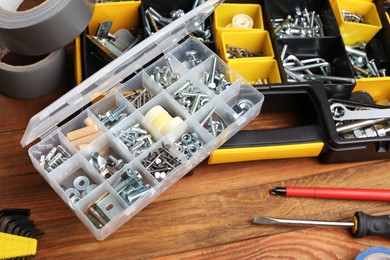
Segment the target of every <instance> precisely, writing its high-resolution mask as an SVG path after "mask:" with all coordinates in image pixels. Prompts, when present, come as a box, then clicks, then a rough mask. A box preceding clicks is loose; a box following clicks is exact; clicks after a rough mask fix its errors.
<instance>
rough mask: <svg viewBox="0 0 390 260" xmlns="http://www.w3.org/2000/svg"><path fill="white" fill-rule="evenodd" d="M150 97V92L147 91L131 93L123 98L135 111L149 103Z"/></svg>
mask: <svg viewBox="0 0 390 260" xmlns="http://www.w3.org/2000/svg"><path fill="white" fill-rule="evenodd" d="M152 97H153V95H152V92H150V90H148V89H142V90H135V91H131V92H130V93H128V94H126V95H125V98H126V99H127V100H129V101H130V102H131V104H132V105H133V106H134V107H135V108H137V109H138V108H141V107H142V106H143V105H145V104H146V103H147V102H149V101H150V100H151V99H152Z"/></svg>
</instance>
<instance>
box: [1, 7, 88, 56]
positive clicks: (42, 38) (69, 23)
mask: <svg viewBox="0 0 390 260" xmlns="http://www.w3.org/2000/svg"><path fill="white" fill-rule="evenodd" d="M14 1H15V0H8V1H7V0H2V2H0V4H1V6H0V39H1V40H2V41H3V42H5V44H6V46H7V48H8V49H9V50H10V51H11V52H15V53H18V54H23V55H31V56H37V55H44V54H48V53H50V52H52V51H55V50H57V49H60V48H63V47H65V46H66V45H67V44H69V43H70V42H72V41H73V40H74V39H75V38H76V37H77V36H78V35H79V34H80V33H81V32H82V31H83V30H84V29H85V28H86V27H87V25H88V22H89V21H90V19H91V17H92V14H93V11H94V7H95V5H94V3H95V1H94V0H77V1H75V0H61V1H60V0H46V1H43V2H41V4H39V5H37V6H35V7H33V8H31V9H27V10H24V8H23V2H22V3H21V6H20V7H19V8H18V9H17V10H16V11H15V8H16V7H15V6H14V5H11V4H9V3H10V2H14ZM7 3H8V4H7ZM21 9H22V10H21Z"/></svg>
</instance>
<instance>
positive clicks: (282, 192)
mask: <svg viewBox="0 0 390 260" xmlns="http://www.w3.org/2000/svg"><path fill="white" fill-rule="evenodd" d="M286 191H287V190H286V188H283V187H275V188H272V189H270V190H269V193H270V194H272V195H283V196H286Z"/></svg>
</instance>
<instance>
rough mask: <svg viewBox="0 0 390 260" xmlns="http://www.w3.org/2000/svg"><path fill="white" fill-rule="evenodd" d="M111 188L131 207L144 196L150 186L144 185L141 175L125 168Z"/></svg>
mask: <svg viewBox="0 0 390 260" xmlns="http://www.w3.org/2000/svg"><path fill="white" fill-rule="evenodd" d="M113 188H114V189H115V190H116V191H117V192H118V193H119V195H121V197H122V198H123V199H124V200H125V201H126V202H127V203H128V204H129V205H131V204H132V203H134V202H135V201H136V200H137V199H138V198H140V197H141V196H142V195H144V194H146V193H147V192H148V191H149V190H150V188H151V186H150V185H149V184H145V182H144V179H143V177H142V175H141V174H140V173H139V172H138V171H136V170H134V169H132V168H127V169H126V170H125V171H124V172H123V173H122V174H121V175H120V177H119V179H118V180H117V181H115V182H114V183H113Z"/></svg>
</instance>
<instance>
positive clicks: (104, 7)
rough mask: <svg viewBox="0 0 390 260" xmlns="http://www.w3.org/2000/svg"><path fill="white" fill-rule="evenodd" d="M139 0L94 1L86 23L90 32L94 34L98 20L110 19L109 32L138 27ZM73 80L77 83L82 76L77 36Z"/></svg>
mask: <svg viewBox="0 0 390 260" xmlns="http://www.w3.org/2000/svg"><path fill="white" fill-rule="evenodd" d="M140 5H141V1H121V2H106V3H96V4H95V11H94V13H93V16H92V18H91V21H90V22H89V24H88V31H89V33H90V34H95V32H96V31H97V28H98V26H99V23H100V22H103V21H107V20H110V21H112V22H113V23H112V27H111V30H110V33H114V32H115V31H117V30H118V29H121V28H124V29H128V30H130V29H131V28H133V27H138V26H139V25H138V9H139V7H140ZM74 55H75V59H74V60H75V80H76V83H77V84H80V82H81V81H82V80H83V78H82V65H81V63H82V58H81V55H82V54H81V43H80V39H79V38H77V39H76V41H75V54H74Z"/></svg>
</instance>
